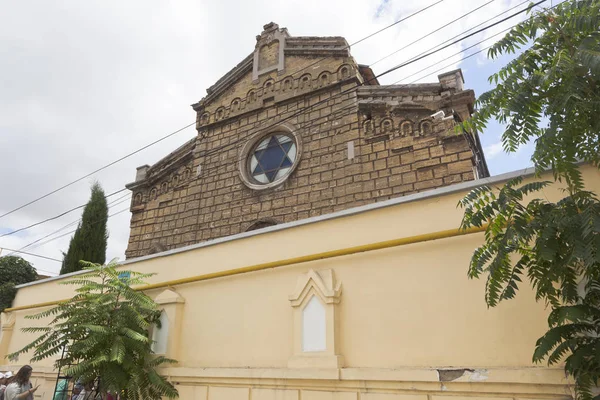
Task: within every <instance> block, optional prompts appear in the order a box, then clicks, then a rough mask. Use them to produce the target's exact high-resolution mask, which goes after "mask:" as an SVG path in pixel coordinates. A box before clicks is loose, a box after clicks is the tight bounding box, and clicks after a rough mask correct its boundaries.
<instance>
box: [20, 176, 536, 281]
mask: <svg viewBox="0 0 600 400" xmlns="http://www.w3.org/2000/svg"><path fill="white" fill-rule="evenodd" d="M534 174H535V169H534V168H533V167H529V168H525V169H520V170H516V171H512V172H507V173H504V174H500V175H496V176H493V177H489V178H483V179H477V180H473V181H467V182H461V183H457V184H455V185H450V186H444V187H440V188H436V189H433V190H428V191H424V192H420V193H413V194H410V195H406V196H401V197H397V198H393V199H389V200H385V201H381V202H378V203H371V204H366V205H364V206H359V207H353V208H349V209H346V210H342V211H336V212H333V213H331V214H325V215H320V216H316V217H311V218H306V219H302V220H298V221H292V222H287V223H283V224H280V225H273V226H270V227H266V228H263V229H260V230H255V231H250V232H242V233H238V234H235V235H230V236H225V237H221V238H217V239H213V240H209V241H206V242H201V243H196V244H192V245H189V246H184V247H179V248H177V249H172V250H167V251H163V252H160V253H155V254H150V255H147V256H142V257H136V258H131V259H129V260H124V261H122V262H120V263H119V264H120V265H129V264H134V263H137V262H141V261H145V260H152V259H155V258H160V257H166V256H170V255H173V254H179V253H183V252H186V251H191V250H196V249H200V248H204V247H209V246H215V245H218V244H221V243H228V242H232V241H235V240H240V239H245V238H248V237H253V236H258V235H264V234H267V233H271V232H278V231H282V230H285V229H290V228H295V227H299V226H304V225H309V224H314V223H317V222H321V221H328V220H332V219H337V218H342V217H347V216H351V215H356V214H362V213H365V212H368V211H373V210H379V209H383V208H387V207H392V206H396V205H399V204H405V203H412V202H415V201H419V200H425V199H431V198H435V197H440V196H444V195H448V194H453V193H457V192H462V191H465V190H470V189H474V188H476V187H479V186H483V185H492V184H497V183H500V182H504V181H508V180H510V179H513V178H516V177H519V176H522V177H528V176H532V175H534ZM84 273H86V271H76V272H71V273H68V274H64V275H58V276H54V277H50V278H46V279H41V280H39V281H34V282H29V283H24V284H21V285H17V286H16V288H17V289H20V288H24V287H29V286H34V285H39V284H43V283H46V282H52V281H56V280H61V279H65V278H70V277H72V276H77V275H81V274H84Z"/></svg>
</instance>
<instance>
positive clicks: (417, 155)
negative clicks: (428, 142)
mask: <svg viewBox="0 0 600 400" xmlns="http://www.w3.org/2000/svg"><path fill="white" fill-rule="evenodd" d="M412 154H413V156H414V160H415V161H420V160H426V159H428V158H429V149H421V150H415V151H414V152H413V153H412Z"/></svg>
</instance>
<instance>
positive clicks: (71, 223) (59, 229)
mask: <svg viewBox="0 0 600 400" xmlns="http://www.w3.org/2000/svg"><path fill="white" fill-rule="evenodd" d="M127 197H128V198H127ZM130 199H131V193H127V194H126V195H125V196H122V197H119V198H118V199H115V200H113V201H111V202H110V203H108V206H109V207H110V208H112V207H114V206H116V205H119V204H121V203H124V202H126V201H129V200H130ZM128 209H129V208H128ZM119 213H121V211H120V212H119ZM117 214H118V213H117ZM113 215H116V214H113ZM113 215H109V216H108V218H110V217H112V216H113ZM81 220H82V218H78V219H76V220H75V221H72V222H69V223H68V224H66V225H64V226H62V227H60V228H58V229H57V230H55V231H53V232H51V233H49V234H47V235H45V236H42V237H40V238H38V239H36V240H34V241H33V242H30V243H27V244H26V245H25V246H22V247H20V248H19V251H20V250H24V249H26V248H28V247H30V246H33V245H34V244H36V243H39V242H41V241H42V240H44V239H46V238H49V237H50V236H53V235H55V234H57V233H58V232H60V231H62V230H64V229H66V228H68V227H70V226H73V225H75V224H77V223H79V222H80V221H81ZM98 222H101V221H94V222H92V223H91V224H90V225H95V224H97V223H98ZM74 232H75V231H74V230H73V231H70V232H67V233H66V234H64V235H61V236H59V237H63V236H66V235H68V234H71V233H74ZM41 245H42V244H40V245H38V246H41ZM38 246H33V248H35V247H38ZM12 254H13V253H11V254H8V255H9V256H10V255H12Z"/></svg>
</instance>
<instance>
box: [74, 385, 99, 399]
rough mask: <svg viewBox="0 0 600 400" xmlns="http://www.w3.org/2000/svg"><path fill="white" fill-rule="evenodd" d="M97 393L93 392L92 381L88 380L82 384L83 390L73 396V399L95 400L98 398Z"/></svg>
mask: <svg viewBox="0 0 600 400" xmlns="http://www.w3.org/2000/svg"><path fill="white" fill-rule="evenodd" d="M100 398H101V396H100V395H99V394H95V390H94V382H88V383H86V384H85V385H84V387H83V390H82V391H81V392H80V393H79V395H78V396H77V397H76V398H75V400H95V399H100Z"/></svg>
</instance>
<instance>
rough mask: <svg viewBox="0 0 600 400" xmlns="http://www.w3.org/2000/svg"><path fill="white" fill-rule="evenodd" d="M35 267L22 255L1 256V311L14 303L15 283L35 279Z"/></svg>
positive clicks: (18, 283)
mask: <svg viewBox="0 0 600 400" xmlns="http://www.w3.org/2000/svg"><path fill="white" fill-rule="evenodd" d="M36 279H37V272H36V271H35V268H33V266H32V265H31V264H30V263H29V262H28V261H25V260H24V259H22V258H21V257H16V256H4V257H0V311H3V310H4V309H5V308H8V307H10V306H11V305H12V301H13V300H14V298H15V295H16V294H17V289H16V288H15V285H20V284H23V283H27V282H31V281H35V280H36Z"/></svg>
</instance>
